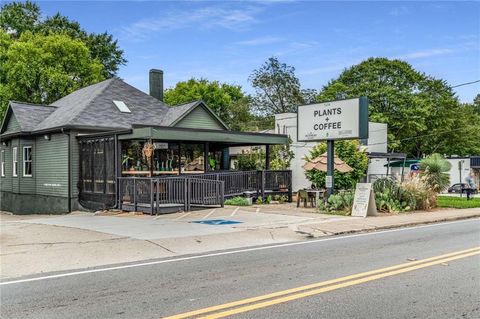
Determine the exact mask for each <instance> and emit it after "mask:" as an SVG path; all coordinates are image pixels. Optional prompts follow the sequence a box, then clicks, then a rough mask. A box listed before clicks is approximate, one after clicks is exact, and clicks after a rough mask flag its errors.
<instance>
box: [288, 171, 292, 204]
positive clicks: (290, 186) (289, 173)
mask: <svg viewBox="0 0 480 319" xmlns="http://www.w3.org/2000/svg"><path fill="white" fill-rule="evenodd" d="M287 176H288V183H287V187H288V202H289V203H291V202H292V193H293V190H292V184H293V181H292V171H288V174H287Z"/></svg>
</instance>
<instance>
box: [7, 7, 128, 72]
mask: <svg viewBox="0 0 480 319" xmlns="http://www.w3.org/2000/svg"><path fill="white" fill-rule="evenodd" d="M0 28H1V29H2V30H3V31H5V32H6V33H7V34H9V35H10V36H11V37H12V38H14V39H19V38H20V37H21V36H22V34H23V33H25V32H31V33H33V34H37V33H40V34H43V35H48V34H51V33H60V34H67V35H68V36H70V37H71V38H73V39H78V40H80V41H82V42H83V43H85V45H86V46H87V48H88V49H89V54H90V55H91V57H92V59H97V60H98V61H99V62H100V63H101V64H102V65H103V70H102V72H103V75H104V76H105V77H112V76H114V75H116V74H117V71H118V69H119V67H120V65H124V64H125V63H126V62H127V60H126V59H125V57H124V54H123V50H121V49H120V48H119V47H118V43H117V40H114V39H113V37H112V35H110V34H108V33H107V32H104V33H100V34H96V33H88V32H87V31H85V30H84V29H82V27H81V26H80V24H79V23H78V22H77V21H73V20H70V19H68V18H67V17H65V16H62V15H61V14H60V13H57V14H55V15H54V16H52V17H46V18H45V19H43V18H42V12H41V9H40V7H39V6H38V5H37V4H35V3H33V2H30V1H26V2H11V3H7V4H4V5H3V6H2V7H1V10H0Z"/></svg>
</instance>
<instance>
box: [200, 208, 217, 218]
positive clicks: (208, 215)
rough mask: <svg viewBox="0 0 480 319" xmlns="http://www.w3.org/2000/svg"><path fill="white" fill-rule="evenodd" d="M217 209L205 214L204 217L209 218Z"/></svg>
mask: <svg viewBox="0 0 480 319" xmlns="http://www.w3.org/2000/svg"><path fill="white" fill-rule="evenodd" d="M215 211H216V209H214V210H212V211H211V212H210V213H208V214H207V215H205V216H203V218H202V219H207V218H208V217H210V216H211V215H212V214H213V213H215Z"/></svg>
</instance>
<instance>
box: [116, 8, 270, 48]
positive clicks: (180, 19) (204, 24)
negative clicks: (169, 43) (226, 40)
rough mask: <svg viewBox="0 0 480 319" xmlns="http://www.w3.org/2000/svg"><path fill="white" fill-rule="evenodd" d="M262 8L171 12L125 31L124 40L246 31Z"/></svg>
mask: <svg viewBox="0 0 480 319" xmlns="http://www.w3.org/2000/svg"><path fill="white" fill-rule="evenodd" d="M261 11H262V9H261V8H260V7H255V6H248V7H245V8H224V7H219V6H210V7H203V8H199V9H195V10H191V11H185V10H182V11H178V10H175V11H170V12H167V13H165V14H163V15H161V16H158V17H156V18H148V19H142V20H139V21H137V22H134V23H132V24H130V25H128V26H125V27H122V28H121V29H120V33H121V35H122V37H124V38H127V39H130V40H145V39H146V38H148V37H149V35H150V34H152V33H155V32H162V31H169V30H175V29H181V28H187V27H191V26H194V27H196V28H212V27H221V28H226V29H230V30H242V29H245V28H247V27H249V26H250V25H252V24H254V23H256V22H257V20H256V18H255V16H256V15H257V14H258V13H260V12H261Z"/></svg>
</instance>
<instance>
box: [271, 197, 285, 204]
mask: <svg viewBox="0 0 480 319" xmlns="http://www.w3.org/2000/svg"><path fill="white" fill-rule="evenodd" d="M273 199H274V200H276V201H278V202H279V203H280V204H283V203H285V202H286V201H287V200H288V198H287V196H285V195H275V196H274V197H273Z"/></svg>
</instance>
